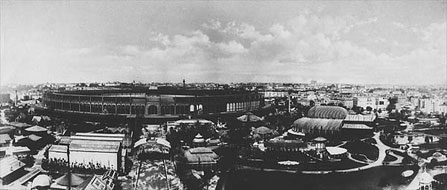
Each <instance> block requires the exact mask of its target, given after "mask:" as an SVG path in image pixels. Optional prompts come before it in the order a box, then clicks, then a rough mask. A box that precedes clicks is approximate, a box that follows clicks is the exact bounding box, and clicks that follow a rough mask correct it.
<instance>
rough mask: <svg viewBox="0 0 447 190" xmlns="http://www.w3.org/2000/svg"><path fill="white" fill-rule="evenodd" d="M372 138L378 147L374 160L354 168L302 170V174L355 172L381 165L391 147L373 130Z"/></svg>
mask: <svg viewBox="0 0 447 190" xmlns="http://www.w3.org/2000/svg"><path fill="white" fill-rule="evenodd" d="M373 138H374V139H375V140H376V142H377V144H376V147H377V148H378V149H379V157H378V158H377V160H376V161H374V162H372V163H369V164H368V165H365V166H360V167H356V168H350V169H342V170H333V171H302V172H303V173H304V174H327V173H349V172H355V171H360V170H366V169H369V168H373V167H377V166H382V164H383V161H384V160H385V157H386V150H388V149H392V148H391V147H389V146H387V145H385V144H383V142H382V141H381V140H380V133H379V132H374V136H373Z"/></svg>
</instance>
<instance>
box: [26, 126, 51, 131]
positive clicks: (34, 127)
mask: <svg viewBox="0 0 447 190" xmlns="http://www.w3.org/2000/svg"><path fill="white" fill-rule="evenodd" d="M47 130H48V129H46V128H44V127H41V126H38V125H34V126H32V127H30V128H27V129H25V131H28V132H45V131H47Z"/></svg>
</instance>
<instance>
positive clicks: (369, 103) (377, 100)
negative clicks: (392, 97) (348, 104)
mask: <svg viewBox="0 0 447 190" xmlns="http://www.w3.org/2000/svg"><path fill="white" fill-rule="evenodd" d="M388 104H389V101H388V99H386V98H384V97H371V96H359V97H355V98H354V105H355V106H359V107H362V108H364V109H366V107H371V108H372V109H377V110H378V109H381V110H385V109H386V107H387V106H388Z"/></svg>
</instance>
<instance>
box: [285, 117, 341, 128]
mask: <svg viewBox="0 0 447 190" xmlns="http://www.w3.org/2000/svg"><path fill="white" fill-rule="evenodd" d="M342 125H343V120H341V119H318V118H307V117H303V118H300V119H297V120H296V121H295V122H293V124H292V127H293V128H295V129H297V128H299V129H303V130H315V129H322V130H333V131H338V130H340V128H341V126H342Z"/></svg>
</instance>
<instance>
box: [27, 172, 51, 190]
mask: <svg viewBox="0 0 447 190" xmlns="http://www.w3.org/2000/svg"><path fill="white" fill-rule="evenodd" d="M50 185H51V178H50V177H49V176H48V175H44V174H41V175H38V176H37V177H36V178H34V180H33V183H32V185H31V187H32V188H34V187H49V186H50Z"/></svg>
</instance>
